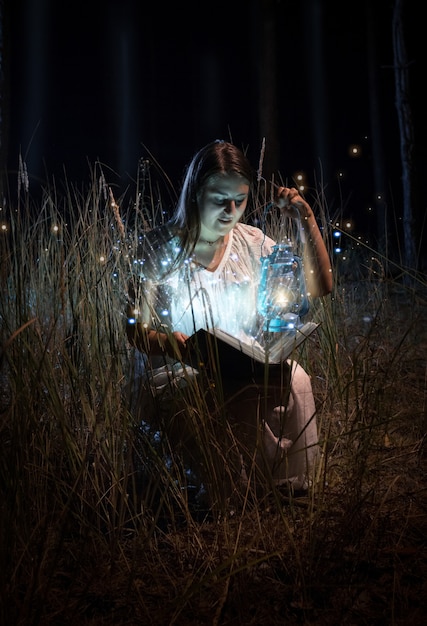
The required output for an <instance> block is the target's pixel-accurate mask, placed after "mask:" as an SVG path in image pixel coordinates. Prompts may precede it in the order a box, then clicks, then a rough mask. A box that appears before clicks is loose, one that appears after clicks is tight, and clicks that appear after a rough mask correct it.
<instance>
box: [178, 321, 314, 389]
mask: <svg viewBox="0 0 427 626" xmlns="http://www.w3.org/2000/svg"><path fill="white" fill-rule="evenodd" d="M318 326H319V324H317V323H315V322H306V323H305V324H303V325H302V326H301V327H300V328H298V329H296V330H294V331H293V332H292V333H287V332H285V333H271V334H270V336H269V342H268V345H267V347H266V348H264V347H263V346H261V345H260V344H259V343H258V342H257V341H255V340H253V341H252V342H248V343H246V342H244V341H241V340H240V339H238V338H237V337H234V336H233V335H230V334H229V333H226V332H225V331H223V330H221V329H219V328H213V329H210V330H205V329H203V328H201V329H200V330H198V331H197V332H196V333H194V335H192V336H191V337H190V338H189V339H187V341H186V344H187V354H186V358H185V360H186V362H190V364H191V365H192V366H193V367H195V368H196V369H200V368H201V367H205V368H206V369H208V370H211V372H212V373H215V372H216V373H218V374H220V375H221V376H222V377H223V376H231V377H233V378H247V377H248V376H250V375H253V374H255V375H260V374H262V372H264V370H265V367H266V366H268V367H269V368H271V367H280V364H281V363H283V361H286V360H287V359H289V358H290V357H292V353H293V352H294V351H295V349H296V348H297V347H298V346H299V345H301V343H302V342H303V341H305V340H306V339H307V337H308V336H309V335H311V333H313V332H314V331H315V330H316V328H318Z"/></svg>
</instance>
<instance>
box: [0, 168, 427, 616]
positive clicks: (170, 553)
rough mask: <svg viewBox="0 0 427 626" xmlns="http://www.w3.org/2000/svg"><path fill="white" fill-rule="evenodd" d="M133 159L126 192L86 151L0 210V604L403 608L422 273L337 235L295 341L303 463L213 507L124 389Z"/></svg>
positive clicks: (142, 181)
mask: <svg viewBox="0 0 427 626" xmlns="http://www.w3.org/2000/svg"><path fill="white" fill-rule="evenodd" d="M144 168H145V169H144V172H142V175H141V177H140V178H138V181H137V191H136V195H135V198H134V199H133V201H132V202H131V203H130V205H129V207H125V208H124V207H123V206H120V208H119V205H121V204H122V203H121V202H120V201H117V205H116V204H115V202H114V201H113V196H112V194H111V191H110V188H109V186H108V184H107V182H106V180H105V176H104V173H103V172H102V170H101V169H100V168H98V166H96V167H95V168H94V170H93V172H92V184H91V186H90V188H89V189H88V190H86V189H85V190H84V191H81V190H79V189H78V188H76V187H75V186H72V185H70V184H65V185H64V186H63V187H62V188H61V190H58V189H57V188H56V187H55V185H52V184H51V185H48V186H47V188H46V190H45V192H44V195H43V198H42V200H41V201H40V203H37V204H36V205H35V204H33V203H32V202H31V194H30V191H28V190H26V189H25V185H22V184H21V185H20V188H19V194H18V200H17V203H16V205H14V206H6V207H4V208H3V210H2V213H1V219H2V230H1V233H0V235H1V241H0V254H1V257H0V258H1V265H0V289H1V300H0V319H1V338H0V339H1V346H2V347H1V352H0V366H1V370H0V376H1V395H0V418H1V422H0V442H1V456H0V486H1V499H0V551H1V552H0V555H1V568H0V622H1V623H2V624H5V625H6V624H15V625H27V624H32V625H35V624H40V625H49V626H50V625H56V624H58V625H59V624H61V625H62V624H71V623H73V624H74V623H75V624H80V625H95V624H96V625H99V624H110V625H111V624H117V625H125V624H128V625H133V624H146V623H150V624H153V625H155V624H158V625H159V626H164V625H165V624H177V625H181V624H182V625H187V624H188V625H190V624H221V625H226V624H233V625H234V624H239V625H240V624H245V625H247V624H257V625H261V624H269V625H273V624H284V623H286V624H302V623H304V624H328V625H331V624H340V625H343V624H352V625H353V624H384V625H385V624H387V625H390V624H393V625H398V624H411V625H417V624H420V625H421V624H424V623H425V619H426V616H427V611H426V609H427V607H426V597H427V588H426V580H427V555H426V552H425V549H426V540H425V538H426V536H427V506H426V498H425V495H426V467H427V465H426V445H425V438H426V425H427V424H426V413H425V401H426V400H425V398H426V357H425V355H426V345H427V336H426V332H427V331H426V325H425V319H426V317H425V314H426V308H427V305H426V293H427V291H426V283H425V281H423V280H422V278H420V277H417V276H412V277H411V281H409V282H408V281H404V280H401V276H397V277H396V276H395V277H394V278H390V277H389V276H388V274H387V272H386V271H382V268H383V267H385V265H386V263H385V262H383V261H382V260H381V258H380V257H378V256H376V255H373V254H372V251H371V250H370V249H368V248H365V247H363V246H361V247H360V245H358V246H356V245H354V246H353V243H352V241H351V240H350V239H348V240H347V243H348V249H347V255H350V257H351V258H350V260H348V261H345V260H344V259H343V257H342V256H341V257H340V259H339V260H336V261H335V276H336V285H335V289H334V293H333V295H332V297H331V298H325V299H323V300H320V301H318V302H316V303H315V304H314V306H313V309H312V312H311V315H312V316H313V318H314V319H316V320H318V321H320V322H321V324H322V325H321V329H320V331H319V332H318V333H317V335H316V337H315V338H314V339H312V340H309V341H307V342H306V343H305V344H304V347H303V349H302V350H301V354H300V358H301V361H302V364H303V365H304V366H305V367H306V369H307V370H308V371H309V372H310V374H311V375H312V380H313V387H314V391H315V396H316V402H317V406H318V421H319V426H320V433H321V446H322V451H323V454H322V459H321V462H320V463H319V466H318V468H317V482H316V485H315V486H314V487H313V488H311V489H310V491H309V493H308V495H307V496H306V497H303V498H295V497H292V495H289V494H283V493H281V492H280V491H279V490H277V489H274V488H273V487H272V489H271V490H270V491H269V492H268V494H267V495H264V496H263V497H262V498H260V499H256V498H255V499H254V497H253V494H252V495H251V498H246V499H245V498H244V497H243V498H242V499H240V500H239V501H238V502H229V501H227V500H225V499H221V497H220V495H219V496H218V498H217V502H218V507H217V510H216V511H215V515H212V514H210V512H209V511H207V510H205V509H204V508H203V506H202V504H201V503H200V501H199V500H197V499H196V498H195V497H194V494H193V491H192V477H191V476H190V475H189V474H188V472H185V471H184V470H183V469H182V468H181V467H180V466H179V464H178V463H176V462H175V459H174V456H173V455H171V454H169V452H170V451H168V450H167V448H165V447H164V442H163V441H161V440H159V439H158V438H156V437H155V436H154V437H153V436H152V435H151V434H150V433H149V432H148V431H146V430H145V429H144V428H141V426H140V425H139V424H138V423H135V420H134V419H133V415H132V411H131V404H130V402H131V399H130V398H129V396H128V395H127V394H126V393H125V389H126V383H127V381H128V380H129V379H130V377H131V376H132V370H133V367H134V359H133V353H132V352H131V351H130V350H129V348H128V347H127V344H126V340H125V333H124V323H125V319H124V310H125V307H124V302H125V299H126V288H127V278H128V274H129V263H130V256H129V254H130V253H131V251H132V248H133V246H134V245H135V244H136V234H135V233H137V232H138V230H141V229H144V228H146V227H148V226H150V225H151V224H152V223H153V221H154V220H155V219H157V217H158V215H159V211H161V201H160V198H161V193H160V192H159V189H158V188H157V187H156V185H155V184H153V181H152V179H151V177H150V174H149V172H148V170H147V164H145V165H144ZM21 174H22V172H21ZM22 180H23V182H25V178H23V179H22ZM169 193H170V197H171V198H172V197H173V191H172V190H171V188H170V186H169V187H168V189H167V191H166V195H167V194H169ZM163 198H164V195H163ZM323 216H324V228H325V231H324V232H325V237H329V236H330V230H329V229H330V220H329V221H328V219H327V217H326V215H325V213H324V214H323ZM372 257H374V260H373V259H372ZM349 267H350V268H351V271H349V269H348V268H349ZM356 267H358V268H362V269H361V271H360V273H359V274H358V275H357V280H354V277H355V271H354V269H355V268H356ZM379 270H381V271H379ZM402 273H403V272H402ZM199 409H200V412H201V413H203V405H202V406H201V407H200V406H199ZM208 417H209V416H206V424H207V426H206V428H208V427H209V426H208V424H209V420H208ZM203 436H204V434H203V430H202V431H201V437H202V438H203ZM205 436H206V439H207V440H209V437H210V434H209V433H207V434H206V435H205ZM206 455H207V457H209V455H211V451H210V450H209V449H206ZM217 460H218V457H216V461H217ZM216 461H215V459H214V460H212V464H214V463H215V462H216ZM213 466H214V465H213ZM214 487H216V488H217V492H218V494H221V484H217V485H214Z"/></svg>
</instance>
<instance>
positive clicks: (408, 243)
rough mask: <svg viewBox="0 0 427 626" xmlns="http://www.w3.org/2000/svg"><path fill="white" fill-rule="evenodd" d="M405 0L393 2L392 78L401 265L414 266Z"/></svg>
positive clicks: (411, 156)
mask: <svg viewBox="0 0 427 626" xmlns="http://www.w3.org/2000/svg"><path fill="white" fill-rule="evenodd" d="M403 4H404V0H395V5H394V11H393V53H394V78H395V85H396V109H397V116H398V120H399V130H400V155H401V161H402V185H403V237H404V246H403V250H404V259H403V262H404V265H405V266H406V267H407V268H409V269H416V266H417V252H416V251H417V238H416V234H415V218H414V215H415V207H414V189H413V178H414V176H413V175H414V158H413V156H414V129H413V123H412V115H411V106H410V99H409V72H408V59H407V54H406V47H405V41H404V35H403V23H402V10H403Z"/></svg>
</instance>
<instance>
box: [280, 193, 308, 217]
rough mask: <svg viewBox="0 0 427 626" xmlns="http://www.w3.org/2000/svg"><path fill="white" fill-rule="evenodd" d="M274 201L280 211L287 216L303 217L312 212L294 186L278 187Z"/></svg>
mask: <svg viewBox="0 0 427 626" xmlns="http://www.w3.org/2000/svg"><path fill="white" fill-rule="evenodd" d="M275 202H276V204H277V206H278V207H279V209H281V210H282V213H284V214H285V215H287V216H288V217H293V218H299V219H305V218H308V217H310V216H311V214H312V211H311V208H310V205H309V204H308V202H307V201H306V200H304V198H303V197H302V196H301V195H300V193H299V191H298V189H295V187H279V188H278V189H277V193H276V197H275Z"/></svg>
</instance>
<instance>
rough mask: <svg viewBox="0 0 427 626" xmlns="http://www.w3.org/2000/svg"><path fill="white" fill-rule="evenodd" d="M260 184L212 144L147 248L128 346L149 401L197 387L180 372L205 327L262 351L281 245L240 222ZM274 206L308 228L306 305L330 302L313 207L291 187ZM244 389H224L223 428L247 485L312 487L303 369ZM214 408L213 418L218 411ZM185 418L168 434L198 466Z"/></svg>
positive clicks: (223, 146) (311, 418) (310, 410)
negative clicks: (137, 357) (141, 359)
mask: <svg viewBox="0 0 427 626" xmlns="http://www.w3.org/2000/svg"><path fill="white" fill-rule="evenodd" d="M252 185H253V170H252V167H251V165H250V163H249V162H248V160H247V158H246V157H245V155H244V154H243V153H242V152H241V151H240V150H239V149H238V148H236V147H235V146H234V145H232V144H230V143H227V142H224V141H214V142H213V143H210V144H208V145H206V146H205V147H203V148H202V149H201V150H199V151H198V152H197V153H196V154H195V156H194V157H193V159H192V161H191V163H190V164H189V166H188V169H187V172H186V175H185V178H184V183H183V187H182V191H181V194H180V197H179V200H178V204H177V207H176V210H175V212H174V215H173V216H172V219H171V220H170V221H169V222H168V223H166V224H165V225H163V226H161V227H159V228H156V229H154V230H152V231H150V232H148V233H147V234H146V235H145V236H144V238H143V242H142V246H141V250H140V253H139V255H138V261H137V263H136V264H135V267H136V268H137V270H136V272H135V282H134V284H133V287H132V289H131V302H130V305H129V310H128V324H127V335H128V338H129V341H130V343H131V345H133V346H135V347H136V348H138V350H139V351H141V352H142V353H144V355H145V356H146V370H145V374H146V383H148V384H149V386H148V385H147V386H146V387H145V392H147V390H148V389H151V392H152V396H158V394H159V392H163V393H165V392H167V396H166V397H168V398H169V400H170V398H171V394H170V390H171V389H176V388H177V387H182V384H183V386H184V387H185V388H186V389H188V388H189V387H190V388H191V385H192V384H193V383H192V381H194V380H196V381H197V380H198V372H197V371H195V370H193V369H191V368H190V367H188V366H185V365H184V364H185V363H186V340H187V339H188V338H189V336H191V335H192V334H193V333H194V332H195V331H197V330H198V329H199V328H212V327H216V328H221V329H222V330H225V331H227V332H228V333H230V334H232V335H234V336H235V337H238V338H239V339H240V340H241V341H248V342H250V341H253V340H254V338H256V339H257V340H259V341H262V323H263V320H261V319H260V316H259V315H258V313H257V290H258V285H259V280H260V270H261V258H262V257H264V256H266V255H269V254H270V253H271V251H272V247H273V245H274V244H275V242H274V241H273V240H272V239H271V238H269V237H267V236H266V235H265V233H264V232H263V231H262V230H261V229H259V228H256V227H254V226H251V225H249V224H247V223H244V221H243V217H244V215H245V211H246V209H247V206H248V203H249V200H250V194H251V191H252ZM274 202H275V204H276V205H277V206H278V207H279V208H280V209H281V211H282V213H283V214H284V215H286V216H288V217H291V218H294V219H298V220H300V221H301V228H302V229H303V232H304V239H305V253H304V272H305V275H306V282H307V289H308V292H309V294H310V295H311V296H312V297H317V296H322V295H326V294H328V293H329V292H330V291H331V289H332V273H331V264H330V260H329V255H328V252H327V250H326V247H325V245H324V242H323V238H322V235H321V233H320V231H319V228H318V226H317V222H316V219H315V217H314V215H313V212H312V210H311V208H310V206H309V205H308V203H307V202H306V201H305V200H304V199H303V198H302V197H301V196H300V194H299V193H298V191H297V190H296V189H291V188H287V187H279V188H278V189H277V193H276V196H275V198H274ZM237 379H238V376H236V380H232V379H231V380H230V379H227V381H222V383H223V384H222V386H223V389H222V390H221V393H223V400H224V404H225V406H226V408H227V415H228V417H229V419H228V420H227V424H226V429H227V430H228V429H230V433H232V434H233V436H234V437H235V440H237V446H238V447H239V455H240V457H241V458H242V459H243V460H244V467H243V469H242V471H241V472H240V473H241V476H243V477H245V478H249V477H250V476H251V475H252V472H253V470H254V468H256V469H257V471H259V472H262V474H263V475H264V477H266V476H268V477H270V478H272V479H273V480H274V481H275V482H276V483H282V482H285V483H287V484H290V485H292V486H293V487H294V488H295V489H304V488H306V486H307V483H308V481H309V477H310V474H311V472H312V470H313V464H314V460H315V457H316V450H317V445H316V444H317V427H316V421H315V406H314V398H313V393H312V389H311V384H310V379H309V377H308V375H307V374H306V373H305V372H304V370H303V369H302V368H301V367H300V366H299V365H298V364H296V363H292V364H291V363H288V364H286V363H285V364H283V369H282V372H281V374H280V376H279V377H278V378H277V380H269V381H268V383H267V384H266V383H265V381H264V382H262V381H260V380H248V381H245V382H244V383H242V381H238V380H237ZM146 395H147V393H146ZM148 395H149V394H148ZM181 406H182V405H181ZM186 406H187V407H188V404H187V405H186ZM212 407H213V409H212V411H213V413H212V415H214V414H215V410H216V409H218V402H215V401H213V403H212ZM172 413H174V414H173V415H172ZM185 413H186V411H185V410H184V411H182V410H178V409H176V407H175V408H174V410H173V411H172V410H171V411H170V415H169V417H168V418H166V422H165V423H164V424H163V426H164V429H165V430H166V431H167V432H168V434H169V436H170V437H171V439H172V443H173V445H178V441H180V442H181V443H182V442H183V441H184V444H183V447H184V449H186V450H187V451H192V453H193V457H194V450H195V447H196V443H195V441H196V439H197V441H200V437H196V433H194V432H192V429H193V427H194V423H195V421H194V419H192V420H191V419H190V420H188V419H187V420H186V419H185V417H183V415H184V414H185ZM196 421H197V420H196ZM222 424H223V423H222ZM260 468H261V469H260Z"/></svg>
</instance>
